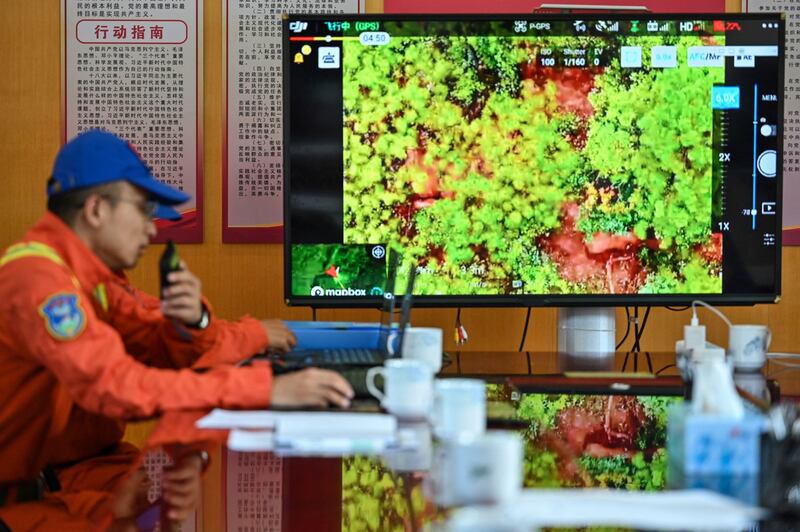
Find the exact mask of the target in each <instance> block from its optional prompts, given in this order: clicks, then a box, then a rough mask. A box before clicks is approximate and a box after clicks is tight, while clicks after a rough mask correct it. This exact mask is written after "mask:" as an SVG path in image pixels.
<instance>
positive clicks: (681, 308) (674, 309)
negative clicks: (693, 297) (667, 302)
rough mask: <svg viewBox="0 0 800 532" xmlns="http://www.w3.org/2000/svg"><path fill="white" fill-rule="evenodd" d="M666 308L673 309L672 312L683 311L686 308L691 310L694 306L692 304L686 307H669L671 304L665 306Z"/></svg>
mask: <svg viewBox="0 0 800 532" xmlns="http://www.w3.org/2000/svg"><path fill="white" fill-rule="evenodd" d="M664 308H665V309H667V310H671V311H672V312H683V311H684V310H689V309H690V308H692V306H691V305H686V306H685V307H669V306H667V307H664Z"/></svg>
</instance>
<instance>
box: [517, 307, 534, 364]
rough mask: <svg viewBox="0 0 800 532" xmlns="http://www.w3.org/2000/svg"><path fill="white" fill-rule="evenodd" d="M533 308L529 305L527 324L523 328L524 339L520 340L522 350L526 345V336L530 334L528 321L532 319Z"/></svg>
mask: <svg viewBox="0 0 800 532" xmlns="http://www.w3.org/2000/svg"><path fill="white" fill-rule="evenodd" d="M531 308H532V307H528V312H527V314H525V326H524V327H523V328H522V339H521V340H520V341H519V349H518V350H517V351H519V352H520V353H521V352H522V348H523V347H525V337H526V336H527V335H528V323H530V321H531Z"/></svg>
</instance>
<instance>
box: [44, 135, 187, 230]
mask: <svg viewBox="0 0 800 532" xmlns="http://www.w3.org/2000/svg"><path fill="white" fill-rule="evenodd" d="M113 181H127V182H128V183H130V184H132V185H135V186H137V187H139V188H141V189H142V190H144V191H145V192H147V193H148V195H149V196H150V198H151V199H153V200H155V201H156V202H158V208H157V209H156V212H155V216H156V217H158V218H163V219H165V220H179V219H180V217H181V214H180V213H179V212H178V211H177V210H175V209H173V208H172V206H174V205H179V204H181V203H185V202H187V201H189V195H188V194H186V193H184V192H181V191H180V190H178V189H175V188H172V187H170V186H168V185H165V184H164V183H161V182H160V181H158V180H157V179H156V178H155V176H153V173H152V172H151V171H150V168H149V167H148V166H147V165H146V164H145V163H144V161H142V159H141V157H139V154H138V153H137V152H136V149H135V148H134V147H133V146H132V145H131V144H130V143H128V142H125V141H124V140H122V139H121V138H119V137H117V136H116V135H114V134H112V133H109V132H107V131H103V130H101V129H92V130H89V131H86V132H84V133H81V134H79V135H78V136H76V137H75V138H73V139H72V140H70V141H69V142H67V143H66V144H64V145H63V146H62V147H61V150H60V151H59V152H58V155H56V160H55V162H54V163H53V173H52V174H51V180H50V181H49V182H48V184H47V197H48V198H50V197H52V196H57V195H58V194H63V193H65V192H70V191H72V190H76V189H79V188H84V187H92V186H95V185H102V184H104V183H111V182H113Z"/></svg>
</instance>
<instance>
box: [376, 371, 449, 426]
mask: <svg viewBox="0 0 800 532" xmlns="http://www.w3.org/2000/svg"><path fill="white" fill-rule="evenodd" d="M378 375H381V376H383V389H384V391H383V392H381V390H379V389H378V387H377V386H375V377H377V376H378ZM367 389H368V390H369V393H371V394H372V395H373V396H374V397H375V398H376V399H378V400H379V401H380V402H381V406H382V407H383V408H385V409H386V411H388V412H389V413H391V414H394V415H396V416H397V417H402V418H408V419H422V418H427V417H428V416H429V414H430V410H431V405H432V403H433V371H431V369H430V367H428V365H427V364H425V363H424V362H420V361H419V360H406V359H403V358H393V359H390V360H387V361H386V363H385V365H383V366H378V367H374V368H370V369H369V371H368V372H367Z"/></svg>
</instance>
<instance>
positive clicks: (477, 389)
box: [431, 379, 486, 440]
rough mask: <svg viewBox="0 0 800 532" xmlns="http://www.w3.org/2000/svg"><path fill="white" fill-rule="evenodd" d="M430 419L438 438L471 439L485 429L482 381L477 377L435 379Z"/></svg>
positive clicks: (483, 386)
mask: <svg viewBox="0 0 800 532" xmlns="http://www.w3.org/2000/svg"><path fill="white" fill-rule="evenodd" d="M431 420H432V422H433V433H434V435H435V436H436V438H437V439H439V440H456V439H464V438H473V437H475V436H480V435H481V434H483V433H484V432H486V383H485V382H484V381H482V380H479V379H437V380H436V381H435V382H434V385H433V416H432V419H431Z"/></svg>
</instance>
